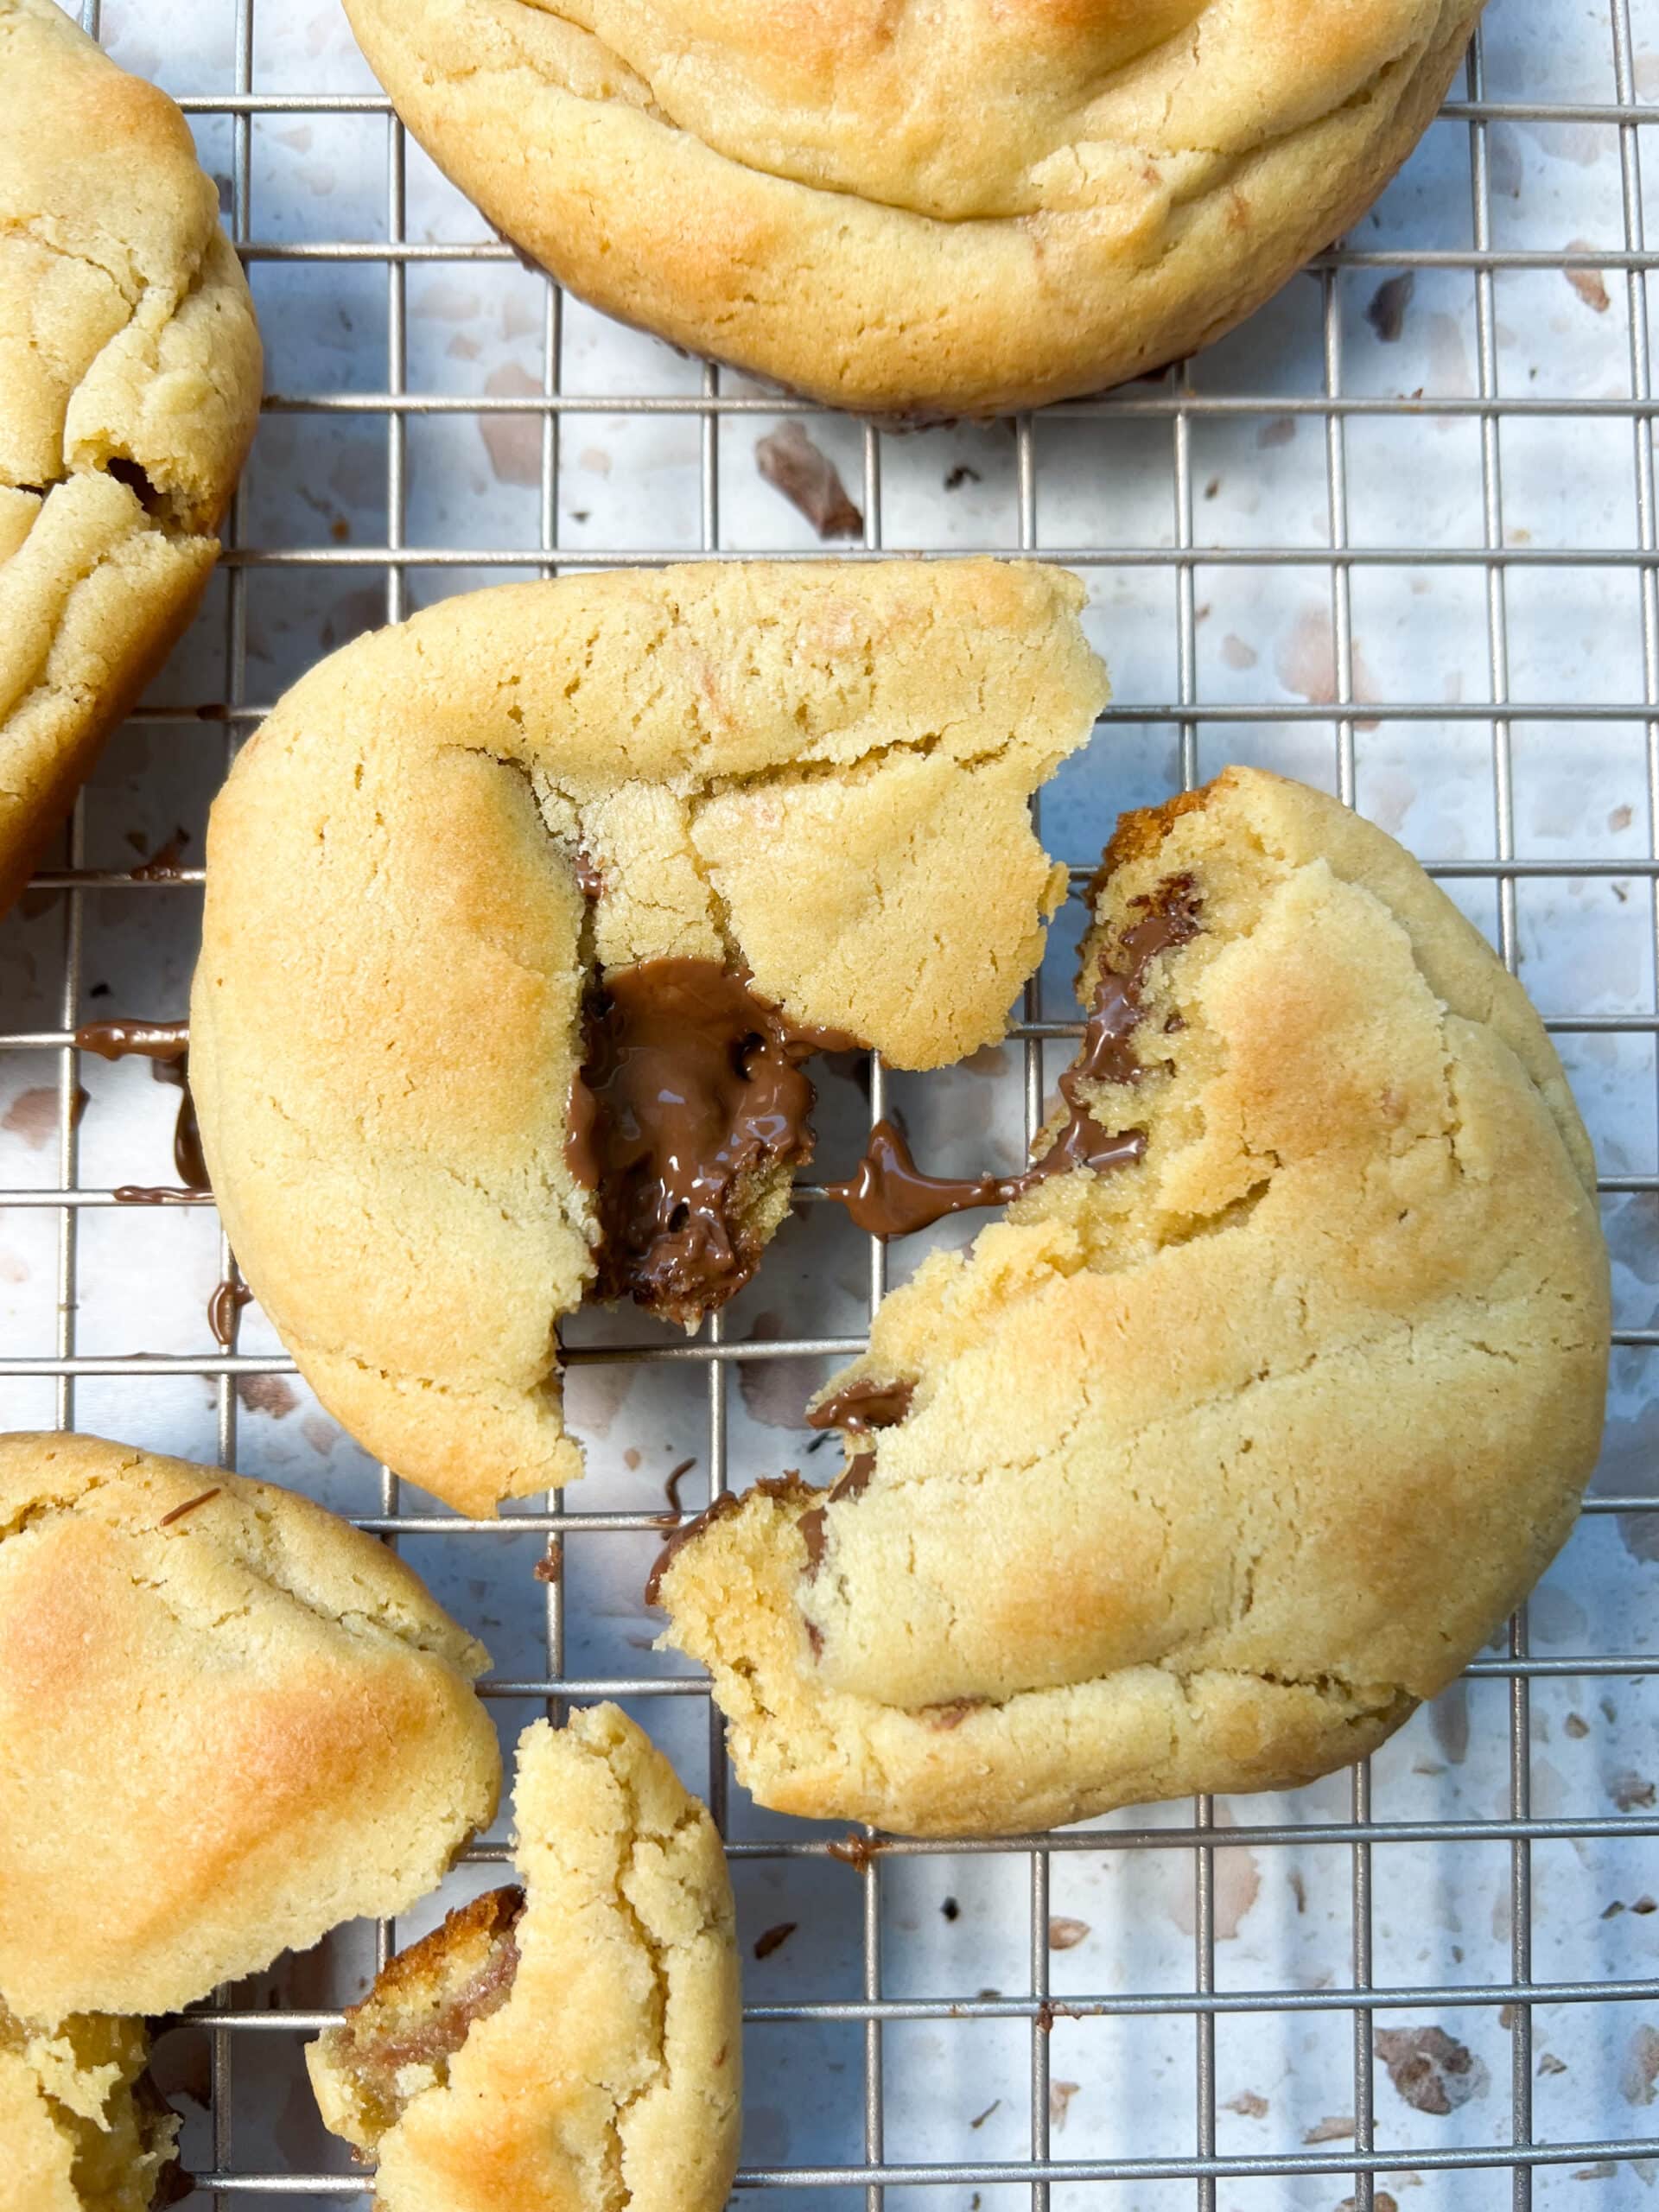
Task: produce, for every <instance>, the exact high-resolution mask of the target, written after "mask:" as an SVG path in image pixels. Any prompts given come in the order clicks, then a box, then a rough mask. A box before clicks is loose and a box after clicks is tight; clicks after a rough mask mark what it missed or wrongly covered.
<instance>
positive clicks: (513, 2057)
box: [306, 1705, 742, 2212]
mask: <svg viewBox="0 0 1659 2212" xmlns="http://www.w3.org/2000/svg"><path fill="white" fill-rule="evenodd" d="M513 1812H514V1820H515V1827H516V1837H515V1841H514V1845H513V1857H514V1859H515V1860H516V1862H517V1865H518V1872H519V1873H520V1875H521V1877H522V1878H523V1883H524V1887H523V1888H522V1890H520V1889H506V1890H496V1891H491V1892H490V1893H489V1894H488V1895H487V1896H486V1897H480V1898H478V1899H476V1900H475V1901H474V1903H473V1904H470V1905H467V1906H464V1907H463V1908H462V1909H461V1910H460V1911H459V1912H453V1913H451V1914H450V1916H449V1917H448V1920H446V1921H445V1922H444V1923H443V1925H442V1927H441V1928H439V1929H435V1930H434V1932H433V1933H432V1934H431V1935H430V1936H427V1937H426V1938H425V1939H424V1941H423V1942H419V1943H416V1944H415V1945H413V1946H412V1947H411V1948H410V1949H409V1950H407V1951H405V1952H404V1953H403V1954H402V1955H400V1956H399V1957H397V1958H396V1959H394V1960H393V1961H391V1965H390V1966H389V1967H387V1968H386V1969H385V1972H384V1973H383V1974H381V1976H380V1978H379V1980H378V1981H377V1982H376V1984H375V1986H374V1987H373V1989H372V1991H371V1992H370V1993H369V1995H368V1996H367V1997H366V1998H365V1999H364V2001H363V2002H362V2003H361V2004H360V2005H353V2007H352V2008H351V2010H350V2011H349V2012H347V2013H346V2021H345V2024H344V2026H342V2027H339V2028H331V2029H330V2030H329V2031H327V2034H325V2035H324V2036H322V2037H321V2038H320V2039H319V2041H317V2042H316V2043H315V2044H312V2045H311V2046H310V2047H309V2049H308V2050H307V2052H306V2063H307V2064H308V2067H309V2069H310V2071H311V2080H312V2084H313V2086H314V2088H315V2090H316V2093H317V2101H318V2103H319V2104H320V2106H321V2109H322V2116H323V2119H324V2120H325V2121H326V2122H327V2125H328V2126H329V2127H330V2128H332V2129H333V2131H334V2133H335V2134H336V2135H342V2136H344V2137H345V2139H346V2141H347V2142H348V2143H351V2144H353V2145H354V2146H355V2147H356V2149H357V2150H358V2151H359V2152H363V2153H365V2154H372V2155H374V2156H375V2157H376V2158H378V2162H379V2171H378V2174H377V2176H376V2178H375V2205H376V2208H377V2212H567V2208H568V2212H619V2208H626V2212H720V2208H721V2205H723V2204H724V2203H725V2202H726V2197H727V2193H728V2190H730V2188H731V2184H732V2176H733V2173H734V2171H735V2169H736V2165H737V2139H738V2127H739V2121H740V2118H741V2113H740V2101H741V2084H742V2025H741V2013H740V2009H739V1992H738V1973H737V1954H736V1948H735V1943H734V1929H733V1914H732V1895H731V1889H730V1885H729V1884H728V1879H727V1875H726V1861H725V1858H724V1855H723V1853H722V1852H721V1843H720V1837H719V1835H718V1834H716V1832H715V1826H714V1823H713V1821H711V1820H710V1819H709V1815H708V1813H707V1812H706V1811H705V1809H704V1808H703V1807H702V1805H700V1804H699V1803H698V1802H697V1801H696V1798H694V1797H691V1796H688V1795H687V1793H686V1791H685V1790H684V1789H683V1788H682V1787H681V1785H680V1783H679V1782H678V1780H677V1778H676V1776H675V1774H674V1770H673V1769H672V1768H671V1766H670V1765H669V1764H668V1762H667V1760H666V1759H665V1758H663V1756H662V1754H661V1753H660V1752H659V1751H656V1750H655V1749H653V1747H652V1745H651V1743H650V1742H649V1741H648V1739H647V1738H645V1736H644V1735H642V1734H641V1732H639V1729H638V1728H636V1727H635V1726H634V1725H633V1723H632V1721H631V1720H629V1719H627V1718H626V1716H625V1715H624V1714H623V1713H620V1712H619V1711H618V1710H617V1708H616V1707H614V1706H611V1705H601V1706H598V1707H594V1709H593V1710H592V1711H590V1712H582V1713H575V1714H574V1715H573V1716H572V1718H571V1719H570V1721H569V1725H568V1726H565V1727H564V1728H563V1729H559V1730H555V1729H553V1728H551V1727H550V1726H549V1725H548V1724H547V1722H546V1721H544V1720H540V1721H537V1723H536V1724H535V1726H533V1727H531V1728H529V1729H527V1730H526V1731H525V1732H524V1735H523V1736H522V1737H521V1738H520V1739H519V1745H518V1781H517V1783H516V1785H515V1788H514V1791H513Z"/></svg>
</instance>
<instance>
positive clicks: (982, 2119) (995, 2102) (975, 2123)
mask: <svg viewBox="0 0 1659 2212" xmlns="http://www.w3.org/2000/svg"><path fill="white" fill-rule="evenodd" d="M1001 2101H1002V2100H1001V2097H995V2098H993V2099H992V2101H991V2102H990V2103H989V2104H988V2105H987V2106H986V2107H985V2109H984V2111H983V2112H982V2113H980V2115H979V2116H978V2118H977V2119H976V2120H969V2123H968V2125H969V2127H983V2126H984V2125H985V2123H986V2121H987V2120H988V2119H989V2118H990V2116H991V2114H992V2113H994V2112H995V2110H996V2109H997V2107H998V2106H999V2105H1001Z"/></svg>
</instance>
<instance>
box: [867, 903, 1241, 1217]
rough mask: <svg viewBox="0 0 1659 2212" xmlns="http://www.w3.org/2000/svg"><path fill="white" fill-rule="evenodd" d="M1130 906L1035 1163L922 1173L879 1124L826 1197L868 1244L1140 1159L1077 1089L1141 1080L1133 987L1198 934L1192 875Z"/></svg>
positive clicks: (1134, 1138)
mask: <svg viewBox="0 0 1659 2212" xmlns="http://www.w3.org/2000/svg"><path fill="white" fill-rule="evenodd" d="M1134 904H1135V906H1139V907H1143V908H1144V909H1145V910H1146V912H1145V913H1144V916H1143V918H1142V919H1141V920H1140V921H1138V922H1135V923H1134V924H1132V925H1130V927H1129V928H1128V929H1127V930H1126V931H1124V932H1123V935H1122V938H1121V940H1120V941H1119V944H1118V950H1117V955H1116V959H1115V960H1113V962H1112V963H1110V965H1109V966H1108V967H1106V968H1104V969H1103V970H1102V971H1101V976H1100V980H1099V982H1098V983H1097V984H1096V987H1095V1002H1094V1007H1093V1008H1092V1010H1091V1012H1090V1016H1089V1020H1088V1022H1087V1024H1086V1025H1085V1027H1084V1033H1083V1045H1082V1047H1081V1049H1080V1050H1079V1052H1078V1053H1077V1058H1076V1059H1075V1060H1073V1061H1072V1063H1071V1066H1070V1067H1069V1068H1068V1069H1067V1070H1066V1071H1065V1074H1064V1075H1063V1076H1062V1077H1060V1096H1061V1098H1062V1099H1063V1100H1064V1102H1065V1109H1066V1119H1065V1123H1064V1125H1063V1126H1062V1127H1061V1128H1060V1129H1059V1131H1058V1134H1057V1135H1056V1136H1055V1137H1054V1139H1053V1141H1052V1143H1051V1144H1050V1146H1049V1147H1048V1149H1047V1151H1046V1152H1045V1153H1044V1154H1043V1155H1042V1157H1041V1159H1039V1160H1033V1161H1032V1163H1031V1165H1030V1166H1028V1167H1027V1168H1024V1169H1022V1170H1021V1172H1020V1173H1019V1174H1017V1175H975V1176H960V1175H926V1174H924V1173H923V1172H922V1171H921V1169H920V1168H919V1167H918V1166H917V1165H916V1162H915V1161H914V1160H913V1159H912V1157H911V1153H910V1147H909V1146H908V1145H907V1144H906V1141H905V1138H904V1134H903V1132H902V1131H901V1130H900V1129H899V1128H897V1127H896V1126H895V1124H894V1123H893V1122H877V1123H876V1125H875V1127H874V1129H872V1130H871V1132H870V1147H869V1150H868V1152H867V1153H866V1154H865V1155H864V1157H863V1159H862V1160H860V1162H859V1164H858V1169H857V1172H856V1173H855V1174H854V1175H853V1176H852V1177H851V1178H850V1179H849V1180H848V1181H847V1182H845V1183H831V1184H830V1185H829V1186H828V1193H827V1194H828V1196H829V1197H830V1198H836V1199H838V1200H839V1201H840V1203H841V1204H842V1205H844V1206H845V1207H846V1209H847V1211H848V1212H849V1214H851V1216H852V1217H853V1219H854V1221H855V1223H856V1224H857V1225H858V1226H859V1228H861V1230H865V1231H866V1232H867V1233H868V1235H870V1236H880V1237H884V1238H885V1237H889V1236H909V1235H910V1234H911V1233H912V1231H913V1230H918V1229H929V1228H931V1226H932V1224H934V1223H935V1222H936V1221H943V1220H944V1217H945V1216H946V1215H947V1214H952V1213H963V1212H966V1211H969V1209H971V1208H974V1207H978V1206H995V1205H1008V1204H1010V1203H1011V1202H1012V1201H1013V1200H1014V1199H1015V1198H1023V1197H1024V1196H1025V1194H1026V1193H1027V1191H1033V1190H1035V1188H1036V1187H1037V1185H1038V1184H1039V1183H1041V1182H1045V1181H1046V1179H1048V1177H1049V1176H1051V1175H1064V1174H1065V1173H1068V1172H1069V1171H1070V1170H1071V1168H1073V1167H1090V1168H1092V1169H1093V1170H1094V1171H1095V1173H1096V1174H1098V1175H1105V1174H1109V1173H1111V1172H1112V1170H1113V1169H1114V1168H1117V1167H1127V1166H1130V1165H1131V1164H1132V1163H1133V1162H1134V1161H1135V1160H1139V1159H1140V1158H1141V1156H1142V1154H1144V1153H1145V1151H1146V1148H1147V1133H1146V1131H1145V1130H1144V1129H1119V1130H1116V1131H1113V1130H1109V1129H1105V1128H1102V1127H1101V1125H1100V1123H1099V1122H1097V1121H1096V1119H1095V1118H1094V1116H1093V1115H1092V1114H1091V1113H1090V1110H1089V1109H1088V1107H1087V1105H1086V1104H1085V1103H1084V1098H1083V1093H1082V1085H1083V1084H1084V1082H1090V1083H1117V1084H1137V1083H1139V1082H1140V1080H1141V1077H1142V1076H1143V1075H1144V1074H1145V1072H1146V1071H1145V1069H1144V1068H1143V1067H1142V1066H1141V1063H1140V1061H1139V1060H1138V1059H1136V1058H1135V1053H1134V1052H1133V1050H1132V1049H1131V1046H1130V1039H1131V1038H1132V1037H1133V1036H1134V1034H1135V1031H1136V1029H1138V1028H1139V1027H1140V1026H1141V1022H1142V1020H1144V1019H1145V1017H1146V1007H1145V1006H1144V1005H1143V1004H1142V1002H1141V987H1142V985H1143V984H1144V982H1145V981H1146V976H1147V969H1148V968H1149V967H1150V966H1151V965H1152V963H1153V962H1154V960H1155V959H1156V958H1157V957H1158V956H1159V954H1160V953H1162V952H1168V951H1170V950H1172V949H1173V947H1175V946H1176V945H1181V944H1186V943H1187V942H1188V941H1189V940H1190V939H1191V938H1194V937H1196V936H1197V935H1198V896H1197V893H1195V892H1194V890H1193V887H1192V877H1191V876H1190V875H1173V876H1171V877H1170V878H1169V879H1168V880H1167V881H1166V882H1163V883H1160V885H1159V887H1158V888H1157V890H1156V891H1155V892H1154V893H1152V894H1151V895H1150V896H1149V897H1147V898H1144V899H1135V901H1134Z"/></svg>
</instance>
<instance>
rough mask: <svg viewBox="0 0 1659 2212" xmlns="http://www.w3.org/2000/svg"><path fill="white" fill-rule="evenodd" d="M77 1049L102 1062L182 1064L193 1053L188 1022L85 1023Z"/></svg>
mask: <svg viewBox="0 0 1659 2212" xmlns="http://www.w3.org/2000/svg"><path fill="white" fill-rule="evenodd" d="M75 1045H76V1048H77V1049H78V1050H79V1051H80V1052H96V1053H97V1054H98V1057H99V1059H101V1060H125V1059H130V1058H133V1057H134V1056H135V1055H137V1057H139V1058H143V1059H146V1060H181V1059H182V1058H184V1056H185V1054H186V1053H187V1052H188V1051H189V1049H190V1025H189V1023H188V1021H130V1020H129V1021H84V1022H82V1024H81V1026H80V1027H79V1029H77V1030H76V1032H75Z"/></svg>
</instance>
